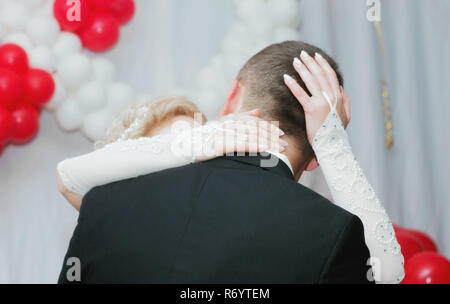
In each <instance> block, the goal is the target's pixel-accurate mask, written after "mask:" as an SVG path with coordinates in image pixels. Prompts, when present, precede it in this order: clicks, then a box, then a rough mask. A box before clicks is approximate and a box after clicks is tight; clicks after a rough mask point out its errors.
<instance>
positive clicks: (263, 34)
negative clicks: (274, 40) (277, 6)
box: [246, 16, 273, 42]
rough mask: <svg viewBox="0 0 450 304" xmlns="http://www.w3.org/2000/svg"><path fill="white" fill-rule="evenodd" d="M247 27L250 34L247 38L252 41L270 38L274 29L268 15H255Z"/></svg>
mask: <svg viewBox="0 0 450 304" xmlns="http://www.w3.org/2000/svg"><path fill="white" fill-rule="evenodd" d="M247 28H248V36H247V37H246V40H250V41H252V42H258V41H261V40H268V39H269V38H270V36H271V35H272V31H273V25H272V24H271V23H270V22H268V20H267V17H266V16H260V17H257V16H255V18H253V19H252V20H251V21H250V22H249V23H248V26H247Z"/></svg>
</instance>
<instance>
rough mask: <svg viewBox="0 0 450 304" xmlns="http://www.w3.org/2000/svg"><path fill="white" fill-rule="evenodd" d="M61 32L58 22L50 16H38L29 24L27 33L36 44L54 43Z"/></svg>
mask: <svg viewBox="0 0 450 304" xmlns="http://www.w3.org/2000/svg"><path fill="white" fill-rule="evenodd" d="M59 33H60V30H59V25H58V22H57V21H56V20H55V19H54V18H49V17H48V16H36V17H34V18H32V19H31V20H30V22H28V25H27V34H28V35H29V36H30V38H31V40H32V41H33V42H34V43H35V44H36V45H40V44H46V45H51V44H53V43H54V42H55V41H56V39H57V38H58V35H59Z"/></svg>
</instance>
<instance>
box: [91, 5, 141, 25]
mask: <svg viewBox="0 0 450 304" xmlns="http://www.w3.org/2000/svg"><path fill="white" fill-rule="evenodd" d="M91 3H92V7H93V9H94V10H96V11H99V12H105V13H108V14H111V15H112V16H113V17H114V18H116V20H117V22H119V24H121V25H122V24H125V23H128V22H129V21H130V20H131V19H132V18H133V16H134V13H135V11H136V6H135V4H134V0H114V1H111V0H91Z"/></svg>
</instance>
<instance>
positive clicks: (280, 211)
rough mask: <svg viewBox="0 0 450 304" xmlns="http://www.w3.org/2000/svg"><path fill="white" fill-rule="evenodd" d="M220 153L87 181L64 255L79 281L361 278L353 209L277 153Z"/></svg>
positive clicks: (358, 227) (363, 270) (362, 251)
mask: <svg viewBox="0 0 450 304" xmlns="http://www.w3.org/2000/svg"><path fill="white" fill-rule="evenodd" d="M261 159H262V157H261V156H243V157H237V156H235V157H223V158H218V159H215V160H212V161H209V162H204V163H198V164H193V165H188V166H184V167H180V168H175V169H169V170H165V171H161V172H157V173H153V174H149V175H146V176H141V177H138V178H135V179H130V180H125V181H120V182H116V183H112V184H109V185H106V186H101V187H97V188H94V189H93V190H92V191H90V192H89V193H88V194H86V196H85V198H84V200H83V205H82V209H81V211H80V216H79V220H78V225H77V227H76V229H75V232H74V234H73V237H72V240H71V242H70V246H69V249H68V252H67V255H66V257H65V260H64V266H63V268H62V271H61V275H60V278H59V282H60V283H68V280H67V276H66V273H67V271H68V270H70V269H69V268H70V267H71V265H72V264H70V263H69V266H67V265H66V261H67V260H68V259H69V258H71V257H76V258H79V261H80V263H81V282H84V283H368V281H367V276H366V274H367V271H368V270H369V267H368V266H367V260H368V258H369V251H368V249H367V247H366V245H365V242H364V231H363V226H362V223H361V221H360V220H359V218H358V217H356V216H354V215H352V214H350V213H348V212H347V211H345V210H343V209H341V208H339V207H337V206H335V205H333V204H332V203H331V202H329V201H328V200H327V199H325V198H323V197H322V196H320V195H318V194H317V193H315V192H313V191H311V190H309V189H308V188H306V187H304V186H302V185H300V184H298V183H296V182H295V181H294V178H293V176H292V173H291V171H290V170H289V168H288V167H287V166H286V164H284V163H283V162H282V161H279V163H278V165H277V166H276V167H273V168H261V167H260V163H261Z"/></svg>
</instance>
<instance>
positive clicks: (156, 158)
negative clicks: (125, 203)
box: [57, 135, 192, 195]
mask: <svg viewBox="0 0 450 304" xmlns="http://www.w3.org/2000/svg"><path fill="white" fill-rule="evenodd" d="M175 139H176V136H174V135H159V136H155V137H151V138H148V137H142V138H139V139H130V140H121V141H117V142H115V143H112V144H110V145H107V146H105V147H104V148H102V149H99V150H96V151H94V152H92V153H89V154H85V155H82V156H79V157H75V158H71V159H66V160H64V161H62V162H61V163H59V164H58V167H57V169H58V173H59V175H60V177H61V180H62V182H63V184H64V186H65V187H66V188H67V189H69V190H70V191H72V192H74V193H78V194H81V195H84V194H86V193H87V192H88V191H89V190H90V189H92V188H94V187H96V186H100V185H105V184H108V183H111V182H115V181H119V180H123V179H128V178H133V177H137V176H140V175H144V174H149V173H152V172H157V171H160V170H164V169H167V168H173V167H178V166H182V165H186V164H188V163H189V162H190V161H191V159H192V158H191V157H190V156H189V155H187V156H184V155H181V154H177V153H173V151H172V149H171V144H172V143H173V142H174V140H175Z"/></svg>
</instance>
